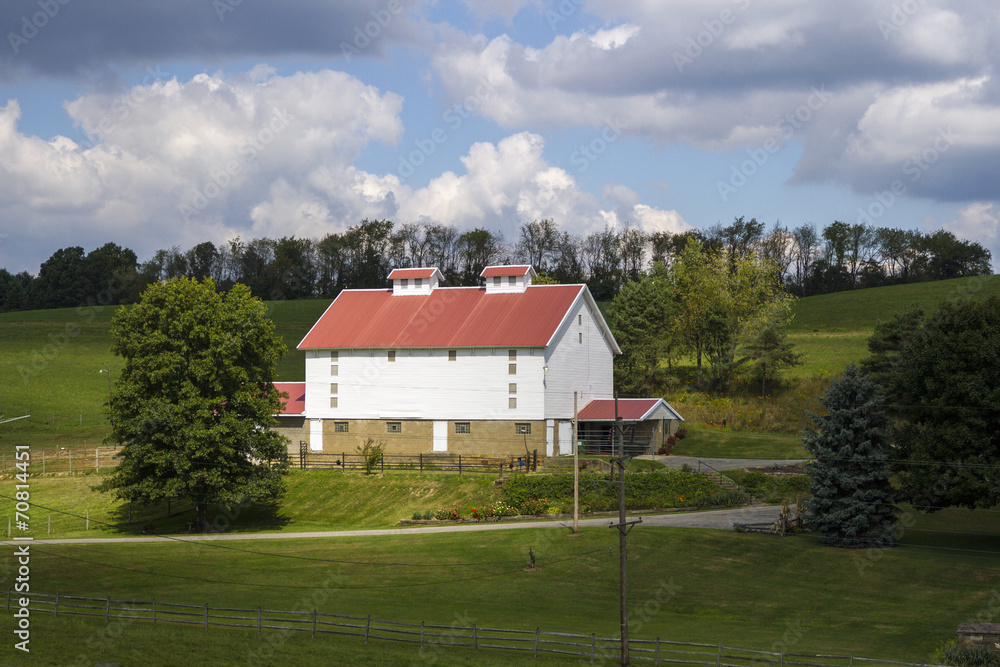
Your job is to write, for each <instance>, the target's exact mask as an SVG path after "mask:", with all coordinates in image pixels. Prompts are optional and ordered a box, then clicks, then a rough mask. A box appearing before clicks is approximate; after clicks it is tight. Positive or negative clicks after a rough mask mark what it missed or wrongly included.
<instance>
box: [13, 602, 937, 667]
mask: <svg viewBox="0 0 1000 667" xmlns="http://www.w3.org/2000/svg"><path fill="white" fill-rule="evenodd" d="M18 597H20V594H17V593H14V592H13V591H12V590H10V589H8V590H7V601H6V604H7V611H8V612H10V609H11V599H13V600H14V605H15V606H16V605H17V600H18ZM29 609H30V610H31V611H33V612H36V613H37V612H43V613H51V614H52V615H53V616H58V615H59V614H62V615H64V616H95V617H99V618H101V617H103V618H104V621H105V622H106V623H107V622H110V621H111V619H112V618H114V619H129V620H133V621H134V620H139V621H151V622H152V623H153V624H154V625H156V624H158V623H182V624H186V625H195V626H200V627H203V628H204V629H205V630H208V629H209V628H211V627H230V628H244V629H247V630H256V631H257V634H258V635H261V634H263V633H264V631H265V630H267V631H268V632H271V631H278V632H304V633H309V634H310V635H311V636H312V637H313V638H317V637H323V636H332V635H340V636H346V637H356V638H358V639H363V640H364V643H365V644H368V643H369V642H370V641H393V642H404V643H410V644H419V645H420V647H421V648H423V647H425V646H440V647H464V648H471V649H473V650H475V651H481V650H484V649H489V650H498V651H518V652H520V653H521V654H522V655H524V654H527V653H531V655H532V657H537V656H538V654H539V653H557V654H562V655H572V656H579V657H582V658H584V659H589V660H590V662H595V661H602V662H603V661H617V660H618V657H619V655H620V650H621V649H620V647H621V642H620V641H619V639H617V638H615V637H598V636H597V635H596V634H593V633H592V634H589V635H583V634H576V633H571V632H549V631H543V630H542V629H541V628H536V629H534V630H511V629H506V628H491V627H485V626H483V627H481V626H478V625H476V624H473V625H471V626H459V625H433V624H429V623H425V622H420V623H404V622H400V621H386V620H379V619H375V618H372V617H371V616H370V615H369V616H346V615H341V614H326V613H322V612H320V611H318V610H316V609H314V610H312V611H288V610H278V609H264V608H262V607H258V608H256V609H242V608H238V607H210V606H209V605H207V604H205V605H189V604H176V603H169V602H157V601H155V600H152V601H148V602H147V601H138V600H114V599H112V598H111V597H107V598H92V597H82V596H78V595H63V594H59V593H56V594H55V595H52V594H46V593H32V594H31V602H30V605H29ZM629 654H630V657H631V659H632V660H638V661H645V662H652V663H653V664H654V665H660V664H663V665H714V666H715V667H761V666H762V665H777V666H778V667H853V666H854V665H855V664H857V665H859V666H860V665H899V666H902V667H939V666H936V665H929V664H927V663H924V664H922V665H917V664H915V663H908V662H897V661H892V660H880V659H874V658H861V657H857V656H854V655H828V654H816V653H784V652H773V651H756V650H750V649H740V648H735V647H732V646H725V645H724V644H721V643H720V644H696V643H689V642H677V641H669V640H665V639H660V638H656V639H634V638H629Z"/></svg>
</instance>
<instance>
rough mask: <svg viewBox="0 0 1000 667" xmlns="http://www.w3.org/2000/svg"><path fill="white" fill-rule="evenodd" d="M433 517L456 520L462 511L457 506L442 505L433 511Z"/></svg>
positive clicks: (460, 516)
mask: <svg viewBox="0 0 1000 667" xmlns="http://www.w3.org/2000/svg"><path fill="white" fill-rule="evenodd" d="M434 518H435V519H440V520H441V521H458V520H459V519H460V518H462V513H461V511H460V510H459V509H458V508H457V507H442V508H440V509H439V510H437V511H436V512H434Z"/></svg>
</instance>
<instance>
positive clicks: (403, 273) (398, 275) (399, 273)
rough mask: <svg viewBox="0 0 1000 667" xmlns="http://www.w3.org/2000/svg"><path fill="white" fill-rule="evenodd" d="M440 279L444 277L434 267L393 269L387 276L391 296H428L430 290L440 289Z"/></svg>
mask: <svg viewBox="0 0 1000 667" xmlns="http://www.w3.org/2000/svg"><path fill="white" fill-rule="evenodd" d="M442 278H444V275H442V273H441V271H439V270H438V268H437V267H434V266H431V267H423V268H419V269H393V271H392V273H390V274H389V280H391V281H392V295H393V296H417V295H421V294H423V295H427V294H430V293H431V290H434V289H437V288H438V287H440V285H441V279H442Z"/></svg>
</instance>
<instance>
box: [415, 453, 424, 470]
mask: <svg viewBox="0 0 1000 667" xmlns="http://www.w3.org/2000/svg"><path fill="white" fill-rule="evenodd" d="M417 456H419V457H420V472H423V471H424V455H423V453H421V454H418V455H417Z"/></svg>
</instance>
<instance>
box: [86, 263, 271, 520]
mask: <svg viewBox="0 0 1000 667" xmlns="http://www.w3.org/2000/svg"><path fill="white" fill-rule="evenodd" d="M112 336H113V343H112V351H113V352H114V353H115V354H117V355H119V356H121V357H123V358H124V360H125V366H124V369H123V371H122V372H121V374H120V376H119V377H118V380H117V382H116V383H115V386H114V388H113V390H112V392H111V397H110V399H109V402H108V406H107V412H108V416H109V419H110V422H111V434H110V435H109V436H108V441H109V442H111V443H114V444H118V445H121V446H122V451H121V452H120V453H119V455H118V458H119V463H118V466H117V467H116V468H115V470H114V471H113V472H112V473H111V475H109V476H108V477H107V479H106V480H105V481H104V482H103V483H102V484H101V485H100V487H99V488H100V490H102V491H105V492H112V493H113V494H114V495H115V497H117V498H118V499H120V500H126V501H131V502H137V503H152V502H156V501H159V500H162V499H164V498H185V499H189V500H190V501H191V503H192V504H194V506H195V507H196V508H197V516H198V519H197V525H198V526H199V527H200V528H203V527H205V526H206V515H207V509H208V506H209V504H220V505H225V506H234V505H236V504H239V503H246V502H254V501H260V500H265V499H269V498H274V497H276V496H277V495H279V494H280V493H281V492H282V491H283V480H282V473H283V472H284V471H285V469H286V459H287V455H286V446H287V441H286V439H285V438H284V437H283V436H281V435H280V434H278V433H276V432H275V431H272V430H271V427H272V426H274V425H276V423H277V421H276V418H275V415H276V414H277V412H278V410H279V408H280V407H281V401H282V398H281V397H280V396H279V395H278V393H277V392H276V391H275V389H274V385H273V381H274V375H275V365H276V363H277V361H278V359H279V358H280V357H281V355H282V354H283V353H284V351H285V346H284V343H283V342H282V340H281V338H280V337H279V336H278V335H277V334H275V332H274V324H273V323H272V322H271V320H270V319H269V318H268V317H267V311H266V307H265V305H264V304H263V303H262V302H261V301H259V300H258V299H256V298H254V297H253V296H252V295H251V294H250V290H249V288H247V287H245V286H243V285H235V286H234V287H233V289H232V290H231V291H229V292H228V293H226V294H219V293H218V292H217V291H216V288H215V283H214V282H213V281H212V280H211V279H207V280H205V281H204V282H198V281H196V280H191V279H188V278H177V279H173V280H168V281H166V282H161V283H155V284H153V285H151V286H150V287H149V288H148V289H146V291H145V292H144V293H143V295H142V299H141V301H140V302H139V303H138V304H136V305H135V306H133V307H131V308H122V309H120V310H119V311H118V312H117V313H116V314H115V316H114V319H113V320H112Z"/></svg>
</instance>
